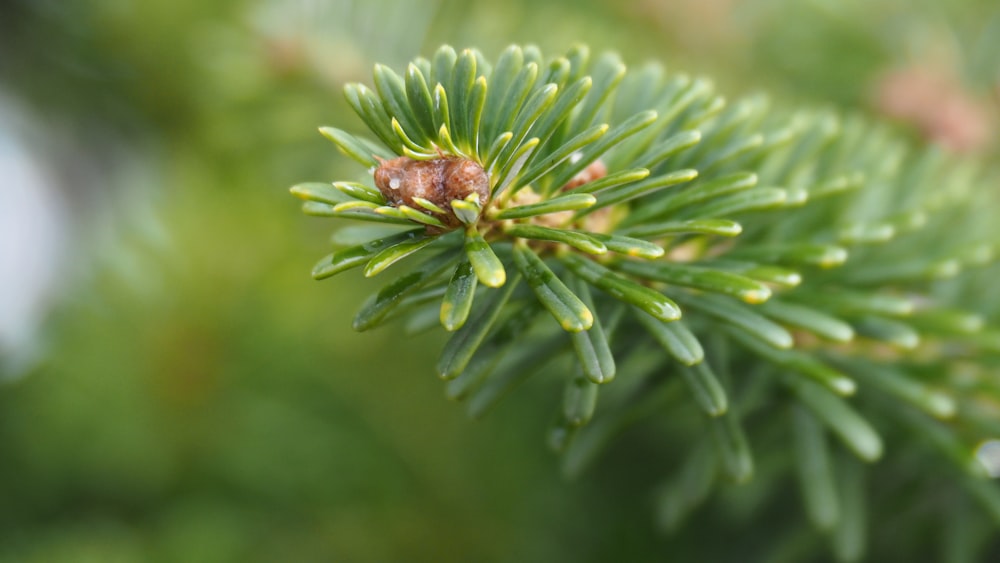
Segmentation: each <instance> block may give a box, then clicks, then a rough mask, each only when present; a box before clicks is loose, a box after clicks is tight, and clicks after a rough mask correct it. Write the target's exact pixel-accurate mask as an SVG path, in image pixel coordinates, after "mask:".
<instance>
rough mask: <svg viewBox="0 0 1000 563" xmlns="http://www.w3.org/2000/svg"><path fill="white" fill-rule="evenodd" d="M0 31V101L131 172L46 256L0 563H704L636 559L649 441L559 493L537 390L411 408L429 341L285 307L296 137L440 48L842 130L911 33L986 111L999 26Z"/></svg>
mask: <svg viewBox="0 0 1000 563" xmlns="http://www.w3.org/2000/svg"><path fill="white" fill-rule="evenodd" d="M317 6H319V8H317ZM0 9H2V10H3V11H4V17H0V69H2V71H3V72H2V74H0V76H2V77H3V78H2V79H0V80H2V81H0V89H2V90H4V91H6V92H7V93H8V94H10V95H12V96H14V97H16V98H17V99H19V100H22V101H24V102H25V103H27V104H28V105H29V106H30V107H31V108H32V109H33V111H34V112H36V113H37V114H38V115H42V116H44V119H43V126H44V127H45V128H47V129H49V130H51V134H52V135H53V136H58V137H60V138H62V139H63V141H64V142H68V143H71V144H76V145H78V146H80V147H82V148H83V150H84V152H85V153H87V152H88V151H89V153H90V154H93V155H94V156H95V158H96V157H97V156H101V155H104V156H106V153H107V152H111V153H112V154H113V155H118V154H119V153H118V152H116V150H115V147H130V148H133V149H135V150H136V152H138V153H140V156H141V162H142V163H143V164H142V169H141V171H140V172H138V173H136V171H135V168H134V164H135V163H134V162H118V161H116V160H114V158H112V159H111V160H110V161H109V163H108V164H107V176H106V177H107V178H110V181H109V182H108V184H109V185H107V186H98V187H97V190H98V191H104V192H105V194H108V195H107V197H104V198H99V199H96V200H83V201H80V205H81V207H80V209H79V212H80V214H81V215H82V216H83V217H84V218H83V219H82V220H81V222H80V224H79V225H78V230H77V231H76V232H77V233H78V237H77V238H76V239H75V240H74V241H73V243H74V244H73V246H72V249H71V254H72V255H73V256H74V257H75V259H76V260H79V261H81V262H84V263H89V264H90V266H89V267H88V268H86V270H88V271H90V272H92V275H91V276H90V277H87V278H84V277H68V282H67V284H66V289H67V291H66V294H65V296H63V297H62V299H61V300H60V302H59V304H58V307H57V308H56V309H55V312H54V313H53V314H52V315H51V318H50V319H49V320H48V323H47V327H48V330H47V332H46V334H45V346H46V349H47V354H46V357H45V358H44V359H43V360H42V361H41V362H40V363H39V364H38V365H37V366H35V367H34V368H33V369H32V370H31V371H30V373H27V374H21V377H20V378H18V379H17V380H15V381H12V382H10V383H8V384H6V385H5V386H3V387H2V388H0V561H12V562H13V561H18V562H25V561H26V562H34V561H37V562H42V561H45V562H51V561H67V562H69V561H73V562H83V561H95V562H96V561H101V562H113V561H213V562H217V561H331V560H332V561H555V560H572V561H607V560H611V559H615V560H623V561H625V560H627V561H660V560H664V559H665V558H670V557H677V558H678V559H680V560H689V559H691V558H692V557H694V556H695V555H694V554H701V555H702V556H708V557H709V559H708V560H722V559H724V558H726V557H733V553H732V552H731V551H728V548H727V547H726V546H724V545H719V544H720V542H718V538H716V537H713V534H712V519H713V516H712V514H711V512H710V511H706V513H705V514H703V518H702V519H701V520H699V521H697V522H696V523H694V525H692V526H689V527H688V528H687V529H686V530H685V533H684V534H682V535H681V536H676V537H673V538H669V539H665V538H662V537H659V536H657V534H656V533H655V532H654V530H653V528H654V525H653V523H652V522H651V521H650V518H649V509H650V505H651V503H652V501H651V500H650V499H647V498H645V497H644V496H643V495H644V494H645V491H646V490H647V488H648V484H649V483H651V482H657V481H659V480H660V479H661V478H662V476H663V475H664V474H666V473H668V472H671V471H673V469H674V468H675V466H676V460H670V459H649V458H648V457H644V456H643V454H642V452H644V451H645V450H644V449H643V448H641V444H642V443H643V442H644V441H648V440H652V439H659V436H657V435H655V434H643V433H642V432H643V431H637V432H636V433H634V434H633V435H629V436H627V437H626V439H625V440H623V441H622V442H621V443H619V444H618V445H617V446H616V447H615V449H614V450H613V451H612V452H611V455H610V456H608V457H609V461H607V462H606V463H605V464H603V465H602V466H601V467H600V468H598V470H597V471H595V472H594V474H591V475H587V476H584V477H583V478H582V479H581V480H579V481H576V482H566V481H564V480H563V479H561V478H560V477H559V475H558V471H557V467H556V465H555V463H554V462H553V459H552V456H551V455H550V454H549V453H548V452H547V450H546V448H545V446H544V444H543V443H541V440H540V439H539V438H538V433H537V428H539V427H541V426H544V425H546V424H548V423H549V422H550V421H549V416H550V414H549V410H548V408H549V405H550V404H551V403H552V401H553V400H554V398H555V397H558V396H559V394H560V393H561V392H562V390H561V386H560V385H559V384H558V382H556V381H555V380H554V379H553V378H549V379H545V378H541V379H539V380H538V381H535V382H533V383H532V384H531V386H529V388H528V389H524V390H521V391H519V393H520V394H521V395H522V396H523V397H522V400H520V401H517V402H515V403H508V404H506V405H504V406H503V407H501V408H500V409H498V411H497V412H496V413H493V414H492V415H491V416H490V417H488V418H487V419H485V420H484V421H482V422H479V423H475V424H473V423H470V422H469V421H468V420H467V419H466V417H465V416H464V414H463V413H462V412H461V411H460V410H459V409H457V408H449V405H447V404H446V403H445V402H444V401H443V400H442V397H441V396H440V386H439V382H438V381H436V380H435V377H434V376H433V375H432V370H431V369H430V366H433V363H434V362H433V358H434V356H435V355H436V351H437V350H438V349H440V346H441V342H440V339H439V336H435V337H431V336H425V337H420V338H409V337H404V336H402V332H401V330H400V329H399V328H398V327H394V328H391V329H386V330H380V331H377V332H375V333H371V334H365V335H363V336H362V335H356V334H354V333H352V332H351V331H350V329H349V318H350V316H351V314H352V313H353V311H354V310H355V309H356V308H357V305H358V303H359V302H360V300H361V298H362V295H363V292H365V293H366V292H367V287H362V284H360V283H358V282H360V279H359V276H345V277H343V278H338V280H337V281H336V282H326V283H323V284H317V283H315V282H313V281H312V280H311V279H310V278H309V276H308V269H309V267H310V266H311V265H312V263H313V261H314V258H315V256H318V255H320V254H322V253H325V252H326V251H327V250H326V249H325V248H323V246H324V245H322V244H317V243H316V242H315V241H318V240H322V238H323V236H324V235H325V234H326V233H325V231H324V230H323V229H325V227H324V226H323V223H322V222H320V221H316V222H306V221H303V220H301V219H300V217H299V213H298V208H297V205H296V204H295V202H294V201H292V200H291V199H290V198H289V197H287V193H286V191H285V187H286V186H287V185H290V184H292V183H294V182H298V181H300V180H302V179H303V178H312V179H315V180H326V179H329V178H334V177H343V176H344V172H345V170H342V169H340V167H341V166H344V167H345V169H346V167H347V166H349V165H348V164H347V163H346V162H344V159H341V158H337V155H336V154H335V153H334V152H333V151H332V150H331V149H330V147H329V145H328V143H326V142H325V141H324V140H322V139H321V138H320V137H319V135H317V134H316V132H315V127H316V126H317V125H320V124H325V123H337V124H340V125H343V124H348V126H351V125H353V126H354V127H360V123H359V122H358V121H357V120H356V118H353V117H349V115H348V114H349V112H348V111H347V105H346V104H345V103H344V101H343V99H342V95H341V93H340V85H341V84H342V83H343V82H345V81H348V80H366V79H367V75H368V73H369V69H370V66H371V64H372V63H373V62H374V61H375V60H380V61H383V62H388V63H396V64H398V62H401V61H405V60H408V59H409V58H410V57H412V56H413V55H416V54H418V53H415V52H412V51H413V50H414V49H418V50H421V52H423V53H424V54H427V53H429V52H430V51H431V49H432V48H433V47H434V46H436V45H437V44H439V43H442V42H450V43H453V44H456V45H465V44H470V45H473V44H474V45H476V46H477V47H479V48H481V49H482V50H483V51H484V52H487V53H491V54H494V53H496V52H498V51H499V50H500V49H501V48H502V47H503V46H504V45H506V44H508V43H511V42H530V43H536V44H538V45H540V46H541V47H542V48H543V49H546V50H549V51H562V50H565V48H566V47H567V46H568V45H570V44H572V43H574V42H580V41H583V42H587V43H588V44H590V45H591V47H592V48H593V50H594V51H601V50H604V49H608V48H614V49H617V50H618V51H620V52H621V53H622V54H623V55H624V57H625V58H626V60H631V61H636V62H638V61H641V60H643V59H644V58H657V59H664V60H666V61H667V62H668V64H670V65H671V66H674V67H678V66H679V67H682V68H687V69H689V70H697V71H705V72H709V73H711V74H714V75H715V76H716V77H717V78H718V80H719V81H720V82H723V83H725V84H727V85H728V86H730V87H731V89H734V90H735V91H743V90H749V89H755V88H761V87H768V88H774V89H777V90H779V91H781V92H782V94H784V95H786V96H788V97H794V98H803V99H811V100H813V101H816V100H820V101H826V102H830V103H837V104H841V105H844V106H846V107H849V108H858V107H861V106H864V105H865V100H866V99H867V98H866V96H867V95H868V92H869V91H870V87H871V81H872V80H873V77H874V76H876V75H877V73H878V72H880V71H881V70H883V69H884V68H886V67H890V66H893V65H897V64H902V63H904V62H907V60H908V59H907V56H909V55H912V50H911V51H907V49H906V48H905V45H906V44H907V42H909V43H914V42H916V43H919V41H920V37H923V35H920V34H921V33H924V32H926V30H927V29H943V30H946V31H944V32H943V33H952V34H954V35H956V36H957V37H959V38H960V39H961V41H959V43H960V44H961V45H963V48H962V49H959V52H960V53H963V54H962V55H961V61H962V62H963V64H965V65H966V66H963V67H962V68H961V69H959V70H960V72H959V74H960V75H962V76H965V77H967V78H968V83H969V88H970V90H973V91H989V89H990V88H996V84H997V77H996V76H993V77H989V76H988V71H985V70H982V69H989V68H994V69H995V68H1000V66H998V65H997V64H996V58H995V54H996V53H998V52H1000V49H995V48H994V47H993V46H994V45H995V44H996V37H997V36H1000V34H998V33H997V32H996V29H997V28H998V24H997V22H998V21H1000V19H998V16H997V11H996V9H995V6H992V5H991V3H990V2H988V1H985V0H984V1H972V0H968V1H964V2H955V3H949V4H948V6H947V7H942V6H940V5H939V4H938V3H934V2H921V3H919V4H918V5H916V6H911V5H909V4H908V3H902V2H896V1H891V0H884V1H880V2H851V3H848V4H847V5H844V6H835V5H834V4H833V3H830V2H818V1H814V2H807V3H798V2H794V1H792V0H756V1H751V2H742V3H737V2H726V1H721V0H718V1H716V2H708V3H704V4H700V3H698V2H696V1H694V0H692V1H691V2H687V3H671V2H665V1H655V0H635V1H630V2H622V3H612V2H600V1H597V0H589V1H585V2H572V1H570V0H553V1H551V2H537V1H528V0H514V1H511V2H503V3H497V2H485V1H471V2H463V1H459V0H440V1H433V0H425V1H421V2H404V1H402V0H400V1H399V2H388V1H383V2H367V3H366V2H363V1H360V0H356V1H349V0H327V1H326V2H277V1H276V0H255V1H250V0H224V1H217V2H201V1H195V0H172V1H165V0H152V1H148V2H142V3H130V2H125V1H121V0H95V1H93V2H88V3H63V2H57V1H55V0H47V1H42V2H37V1H32V0H8V1H7V2H4V6H3V7H2V8H0ZM317 9H319V10H320V11H319V12H315V11H312V12H311V11H310V10H317ZM324 10H325V11H324ZM902 11H905V12H906V13H907V19H906V21H902V20H899V19H898V18H897V17H896V16H897V15H898V14H900V13H901V12H902ZM317 14H318V15H317ZM314 16H315V17H314ZM283 17H287V19H282V18H283ZM712 18H714V19H712ZM990 18H992V19H990ZM914 30H916V31H914ZM966 31H967V33H965V32H966ZM401 35H402V36H401ZM991 41H992V44H991ZM991 56H992V57H994V58H991ZM135 157H136V156H135V155H132V156H126V157H123V158H135ZM52 166H53V167H54V168H59V167H60V166H61V167H63V168H64V170H63V172H64V174H63V176H67V175H68V176H69V177H72V176H73V174H72V172H73V170H72V168H69V169H68V170H65V167H66V166H69V165H67V164H65V163H59V162H53V163H52ZM74 189H76V188H75V187H74V186H68V187H67V188H66V190H67V191H68V192H69V193H71V195H72V190H74ZM136 190H144V191H143V193H145V194H148V195H146V196H144V197H145V198H148V200H149V201H147V202H145V204H144V206H145V207H144V209H146V210H147V211H148V212H150V213H151V214H152V215H153V220H154V221H155V223H157V224H158V225H160V226H161V227H162V232H161V233H160V234H159V235H156V236H153V235H150V233H149V232H147V231H144V229H143V228H142V226H141V225H136V221H131V222H130V221H129V215H130V214H131V213H133V212H134V211H133V210H132V209H131V208H130V207H128V206H122V207H115V208H114V212H115V215H116V217H114V218H112V219H113V220H115V221H119V222H121V224H122V227H121V228H118V229H115V230H114V235H113V239H114V240H112V241H111V244H110V245H109V246H106V247H95V246H93V244H92V243H93V242H94V240H95V237H94V236H92V232H93V231H94V230H95V229H96V226H95V224H94V222H95V221H97V220H100V221H107V220H109V217H108V216H107V215H102V214H100V213H99V211H100V209H97V207H98V206H100V205H107V204H108V202H109V201H115V200H120V199H128V194H129V193H131V192H133V191H136ZM88 201H90V202H91V203H89V204H88ZM93 201H97V202H99V203H92V202H93ZM86 217H96V218H97V219H94V220H92V221H89V222H88V221H87V219H86ZM95 264H96V265H95ZM66 270H67V272H68V274H67V276H71V273H72V272H75V271H79V264H77V267H73V261H72V260H67V266H66ZM9 274H10V273H7V272H5V273H4V275H9ZM13 275H16V273H13ZM993 279H995V278H993ZM980 283H981V284H982V285H983V286H988V285H989V280H988V276H985V275H984V276H983V279H982V281H981V282H980ZM947 290H948V288H942V291H947ZM983 291H986V290H985V289H984V290H983ZM994 295H995V292H994ZM994 301H995V299H994ZM993 308H994V310H996V309H997V307H996V306H995V303H994V305H993ZM994 314H997V313H994ZM553 369H556V368H553ZM532 386H533V388H532ZM515 407H516V408H515ZM630 446H634V447H630ZM658 451H659V450H658ZM626 469H628V470H630V471H626ZM609 483H610V484H611V485H612V486H610V487H609ZM765 485H766V484H765ZM753 491H754V489H750V490H749V491H748V492H747V493H746V494H747V495H752V494H754V493H753ZM730 501H732V502H739V499H736V500H731V499H723V500H722V501H721V502H730ZM793 502H797V501H796V499H795V498H794V493H792V492H790V493H788V494H787V495H784V496H780V495H779V501H778V503H777V504H775V505H774V506H771V507H770V508H769V509H768V512H766V514H768V515H773V516H774V522H775V523H779V522H780V523H783V524H788V525H789V526H794V522H788V517H787V516H781V514H782V506H784V505H787V504H790V503H793ZM767 520H768V519H767V518H762V517H760V516H754V517H750V516H748V523H747V527H746V530H747V531H746V533H745V534H744V536H745V537H741V538H734V539H733V541H734V543H737V542H739V543H741V545H745V546H750V547H751V548H752V549H751V551H748V552H747V553H755V554H758V555H760V556H761V557H763V556H764V554H765V553H768V552H769V551H771V547H770V544H769V540H770V539H775V538H774V536H775V535H776V534H775V533H772V532H773V530H772V531H764V532H761V530H760V526H756V525H754V524H757V523H758V522H759V521H767ZM779 527H780V526H778V525H777V524H776V525H775V526H774V528H779ZM969 533H980V532H979V531H976V530H970V532H969ZM702 558H703V559H704V557H702Z"/></svg>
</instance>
